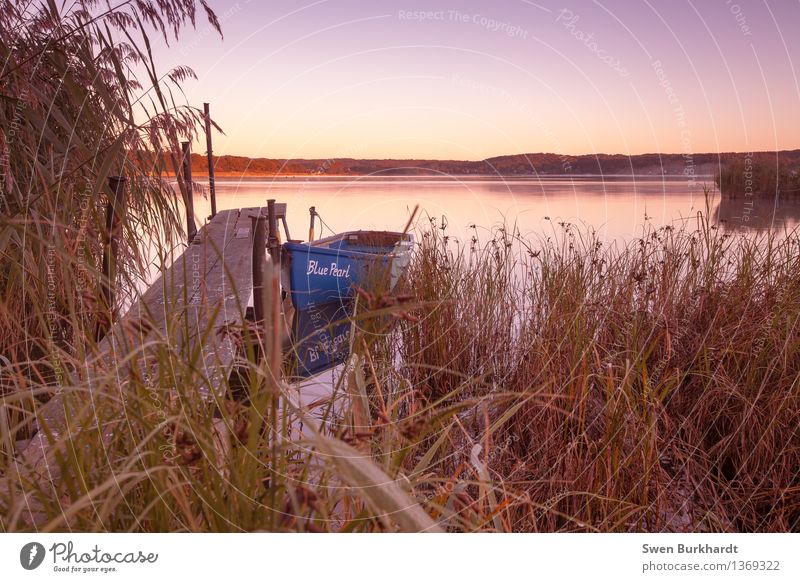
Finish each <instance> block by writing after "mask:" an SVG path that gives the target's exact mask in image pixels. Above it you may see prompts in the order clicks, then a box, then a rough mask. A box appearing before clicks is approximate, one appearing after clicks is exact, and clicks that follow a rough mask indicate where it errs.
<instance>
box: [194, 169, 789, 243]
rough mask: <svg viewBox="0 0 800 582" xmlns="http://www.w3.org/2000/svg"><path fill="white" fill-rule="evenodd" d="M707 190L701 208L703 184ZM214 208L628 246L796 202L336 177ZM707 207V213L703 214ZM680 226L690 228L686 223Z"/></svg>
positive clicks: (258, 191)
mask: <svg viewBox="0 0 800 582" xmlns="http://www.w3.org/2000/svg"><path fill="white" fill-rule="evenodd" d="M704 184H705V186H706V187H708V188H709V190H710V199H709V200H708V201H707V200H706V196H705V194H704V191H703V185H704ZM216 190H217V207H218V208H219V209H220V210H222V209H227V208H244V207H249V206H263V205H266V202H265V201H266V200H267V199H268V198H275V199H276V200H277V201H279V202H286V203H287V204H288V223H289V227H290V233H291V235H292V238H295V239H306V238H307V236H308V226H309V215H308V208H309V207H310V206H315V207H316V210H317V212H318V213H319V214H320V216H321V217H322V219H323V220H324V223H325V225H327V227H328V228H325V227H323V228H322V232H320V225H319V224H318V226H317V230H316V234H317V236H320V235H321V234H322V235H324V234H330V232H331V231H335V232H342V231H347V230H359V229H364V230H369V229H373V230H401V229H402V228H403V227H404V226H405V224H406V222H407V220H408V217H409V215H410V213H411V211H412V210H413V208H414V206H416V205H417V204H419V206H420V210H421V212H422V216H423V217H424V216H426V215H427V216H430V217H435V218H436V223H437V225H441V224H442V217H444V220H445V222H446V224H447V230H448V233H449V234H450V235H451V236H454V237H457V238H461V239H462V240H464V241H466V240H468V238H470V237H471V236H472V235H473V232H474V231H473V230H472V229H471V228H470V226H471V225H473V224H474V225H476V226H477V231H478V234H479V236H480V233H481V232H482V231H483V232H486V231H487V230H489V229H492V228H493V227H497V226H499V225H501V224H502V223H503V221H504V220H505V221H506V223H507V224H508V225H509V226H511V225H513V224H516V226H517V228H518V230H519V233H520V234H521V236H523V237H532V238H536V237H538V236H541V235H542V234H544V235H546V234H547V233H549V232H552V225H553V223H558V222H570V223H573V224H576V225H578V226H581V225H585V226H587V227H592V228H594V229H595V230H596V231H597V233H598V235H599V236H600V237H601V238H603V239H605V240H608V241H611V240H623V241H624V240H629V239H631V238H634V237H636V236H637V235H638V234H640V233H641V232H642V228H643V226H644V224H645V221H646V220H647V221H648V222H649V223H650V224H652V225H653V226H663V225H667V224H670V225H673V226H676V227H677V226H679V225H680V224H681V223H682V222H683V221H688V220H691V221H692V223H693V221H694V219H695V217H696V216H697V213H698V212H703V213H704V214H705V213H706V212H709V213H710V216H711V218H712V221H713V222H715V223H719V224H720V225H721V226H722V227H723V228H725V229H726V230H732V231H739V232H747V231H749V230H753V231H763V230H765V229H770V228H772V229H776V230H783V229H784V228H792V227H794V226H796V225H797V224H798V220H800V203H798V202H794V203H792V202H787V201H780V200H778V201H774V200H759V201H758V202H756V203H754V204H749V205H748V204H747V201H746V200H745V199H725V200H721V198H720V195H719V191H718V190H717V189H716V188H715V187H714V184H713V180H712V178H711V177H707V178H706V179H705V182H704V181H702V179H701V180H698V181H696V182H695V183H694V184H693V183H691V182H689V181H687V180H686V179H685V178H639V177H636V178H631V177H613V178H607V177H602V178H601V177H579V178H575V177H569V178H541V179H527V178H526V179H519V178H516V179H515V178H510V179H500V178H494V177H466V178H462V177H453V178H427V177H426V178H420V177H413V178H407V177H397V178H386V177H380V178H376V177H344V178H317V177H311V178H260V179H255V178H245V179H230V178H229V179H218V180H217V188H216ZM707 203H708V209H707ZM194 204H195V212H196V216H197V217H198V222H200V223H202V220H200V219H201V218H203V217H206V216H208V215H209V214H210V201H209V200H208V199H207V198H205V197H204V196H203V195H202V194H201V193H198V192H196V193H195V202H194ZM689 226H692V224H691V223H690V224H689Z"/></svg>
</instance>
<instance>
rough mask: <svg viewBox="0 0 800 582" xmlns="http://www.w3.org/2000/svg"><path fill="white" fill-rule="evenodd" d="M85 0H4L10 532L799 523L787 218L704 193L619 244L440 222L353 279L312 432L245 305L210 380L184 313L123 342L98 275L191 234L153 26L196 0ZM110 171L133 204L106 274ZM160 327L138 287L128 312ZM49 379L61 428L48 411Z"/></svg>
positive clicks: (5, 511)
mask: <svg viewBox="0 0 800 582" xmlns="http://www.w3.org/2000/svg"><path fill="white" fill-rule="evenodd" d="M94 6H95V4H94V3H93V2H91V3H90V2H83V1H81V0H78V1H77V2H75V3H74V4H72V5H71V8H70V9H68V11H67V12H66V13H59V12H57V8H56V5H55V3H51V4H49V5H47V6H46V7H38V8H33V7H29V6H27V5H26V6H24V7H23V8H24V9H23V8H20V3H17V2H12V1H10V0H0V14H2V15H3V17H2V18H0V37H1V38H2V41H3V42H2V43H0V56H2V58H3V62H4V63H5V65H4V68H3V69H2V72H0V92H1V93H2V95H3V97H4V98H3V100H2V104H1V105H0V124H1V127H2V130H3V132H2V136H3V140H4V142H3V144H2V145H3V152H4V153H3V158H2V178H3V179H2V188H0V193H1V194H0V195H1V196H2V198H1V199H0V207H2V213H0V251H2V254H1V255H0V356H1V357H0V395H2V410H0V527H1V528H2V530H3V531H5V532H16V531H40V532H51V531H69V532H90V531H91V532H93V531H112V532H128V531H132V532H208V531H303V532H314V531H340V532H351V531H364V532H380V531H398V530H403V531H413V530H423V529H430V530H433V529H441V530H445V531H452V532H458V531H521V532H551V531H559V532H572V531H577V532H596V531H602V532H630V531H647V532H660V531H694V532H704V531H707V532H734V531H743V532H751V531H752V532H797V531H800V474H799V473H798V471H797V467H798V466H800V429H799V428H798V423H797V419H798V418H799V417H800V382H798V378H800V259H799V258H798V257H800V235H799V234H798V233H797V232H796V231H795V232H790V233H782V236H781V237H780V238H778V237H773V236H772V235H769V234H764V235H753V236H752V237H740V236H732V235H731V234H728V233H724V232H723V231H722V229H718V228H717V227H715V226H712V225H710V223H709V214H710V212H709V211H708V210H707V211H706V212H703V213H699V214H698V215H697V216H695V217H693V218H692V219H690V220H688V221H687V222H686V223H684V224H683V225H682V226H680V227H662V228H654V227H652V226H651V225H650V224H649V223H648V222H647V221H646V220H644V222H643V224H644V226H643V229H642V232H641V235H640V236H639V237H638V238H636V239H634V240H632V241H630V242H628V243H624V244H623V243H616V244H612V245H610V246H609V245H607V244H606V243H604V242H603V241H602V240H600V239H599V237H598V236H597V235H596V233H594V232H593V231H592V230H591V229H590V228H582V227H581V228H578V227H575V226H573V225H570V224H567V223H559V224H553V225H552V229H551V231H550V232H545V233H542V236H541V237H540V238H539V239H529V238H521V237H520V235H519V233H518V232H517V231H516V229H515V228H514V226H513V225H506V226H505V227H502V228H497V229H494V230H493V231H491V232H490V233H489V234H488V236H487V235H486V234H484V232H485V231H482V230H480V229H478V228H477V227H475V229H474V233H473V236H472V237H471V238H469V239H468V240H459V239H457V238H456V237H454V236H451V235H450V234H449V232H448V231H447V229H446V227H445V226H444V225H442V224H440V223H438V222H437V221H436V220H434V219H424V220H421V221H420V222H419V223H417V224H416V225H415V228H416V235H417V240H418V245H417V247H416V248H415V250H414V253H413V257H412V264H411V265H410V268H409V273H408V276H407V278H406V280H405V281H404V282H401V285H400V287H401V288H400V289H399V290H398V295H396V296H394V297H390V296H387V295H376V294H372V293H366V292H365V293H362V294H360V295H359V300H360V303H359V308H358V312H357V314H356V316H355V317H356V321H357V323H358V325H357V326H356V333H355V335H354V337H353V342H352V345H353V353H352V354H351V358H350V360H349V364H348V366H347V367H345V369H344V370H343V371H342V373H341V374H340V375H339V376H338V377H337V382H336V383H335V385H334V386H333V387H332V392H333V394H332V401H334V400H335V402H337V403H338V404H337V405H336V407H335V408H334V407H333V405H332V404H330V403H324V404H321V405H320V409H318V410H316V411H315V417H314V418H315V419H316V420H315V421H314V422H305V424H304V426H305V427H306V430H305V432H304V433H301V432H299V431H297V430H295V429H294V428H293V427H296V426H297V424H296V423H295V422H292V419H294V420H295V421H298V420H303V421H306V420H308V419H310V418H311V415H310V414H309V413H308V412H307V411H305V410H302V409H300V408H299V407H297V406H295V405H293V404H292V401H291V399H290V398H289V397H287V395H289V394H291V393H292V390H294V389H295V388H294V387H293V386H291V385H290V384H289V383H288V382H287V383H284V382H276V379H275V378H276V376H279V373H280V371H279V370H278V369H276V365H275V362H273V363H270V362H267V361H265V359H264V358H263V357H262V358H259V357H258V354H259V353H262V354H263V353H265V352H266V351H265V350H264V349H263V347H262V346H261V345H260V344H258V338H257V337H256V336H255V335H254V334H253V329H252V327H251V326H249V325H247V324H243V325H242V326H241V329H230V330H227V331H226V333H230V334H231V337H233V338H234V339H235V340H236V343H237V344H241V346H242V354H240V356H241V357H240V358H239V359H238V362H239V369H237V373H236V374H235V377H234V375H233V374H232V375H231V377H229V378H225V379H222V380H221V387H222V390H221V395H220V396H219V397H217V398H215V399H214V400H213V401H210V400H209V399H208V398H204V397H203V396H202V395H201V394H200V393H199V392H200V391H199V390H197V389H196V388H195V387H197V386H206V385H211V383H212V382H213V381H215V380H213V379H212V376H213V374H214V370H208V369H207V368H206V367H205V366H204V362H205V361H206V360H204V359H203V358H204V357H206V356H207V355H206V354H202V353H201V352H202V350H198V349H194V348H191V347H190V346H188V345H187V343H186V342H183V341H182V340H181V338H182V337H183V336H182V334H183V333H184V330H183V329H177V328H179V327H181V326H177V325H167V326H166V328H165V329H164V332H163V333H159V334H158V335H157V336H156V337H153V336H148V337H149V338H152V339H149V340H148V342H147V346H146V349H145V348H144V347H143V348H142V349H131V350H129V351H124V352H120V353H115V354H112V355H108V353H107V352H103V349H104V348H103V343H102V340H101V339H100V336H99V335H98V334H97V331H96V330H97V329H98V328H100V329H108V325H109V323H110V319H111V318H112V315H113V314H112V306H110V305H108V304H107V303H106V299H105V296H104V293H103V288H104V287H105V286H107V285H109V284H113V285H114V286H115V287H116V288H118V289H120V290H124V289H130V290H135V289H136V288H137V283H139V282H141V281H143V280H146V278H147V276H148V273H149V268H150V267H151V261H152V256H151V255H149V254H148V253H149V252H150V251H153V250H154V251H155V260H154V266H157V267H161V268H164V267H166V266H167V265H169V264H170V263H171V261H172V259H173V258H174V256H175V254H173V249H177V252H180V251H181V250H182V248H183V244H184V243H183V242H182V241H185V240H186V239H185V233H184V232H183V230H182V223H181V220H180V208H179V204H178V203H177V202H176V200H175V195H174V192H173V190H172V188H171V187H170V185H169V182H168V181H167V180H166V179H164V178H165V176H166V171H167V169H168V168H167V167H166V165H167V164H165V163H163V160H164V159H166V158H167V157H168V156H169V153H168V152H173V151H177V147H178V145H179V141H181V140H182V139H186V140H191V139H193V137H195V131H196V128H197V127H198V126H199V124H200V123H201V122H202V119H201V118H200V117H198V112H197V110H196V109H194V108H191V107H185V108H181V107H178V108H176V107H175V106H174V103H173V102H172V101H171V99H168V98H167V97H165V95H168V94H169V92H173V91H174V94H176V95H178V94H180V82H181V81H182V80H184V79H186V78H189V77H191V72H190V71H189V70H188V69H186V68H183V67H179V68H178V69H175V70H173V71H172V72H171V73H169V74H167V75H166V76H164V75H163V74H162V72H161V71H159V70H157V69H156V68H155V65H153V64H152V62H151V61H150V60H149V57H148V55H149V49H148V48H147V47H148V45H149V40H148V38H147V35H148V34H153V31H155V32H156V34H160V35H164V36H170V35H177V34H179V32H180V31H181V30H183V29H184V28H185V27H187V26H191V25H192V24H194V22H195V18H196V16H198V14H197V13H196V12H195V8H197V9H198V10H200V4H199V3H198V5H197V7H195V5H194V4H193V3H192V2H185V1H183V0H181V1H177V0H175V1H172V2H170V1H169V0H158V2H155V1H147V0H134V1H133V2H132V3H130V4H123V5H120V6H119V7H117V8H114V9H111V10H110V12H109V13H107V14H106V15H105V16H104V17H103V18H101V19H100V20H92V19H91V17H90V16H89V15H90V14H92V13H93V12H92V7H94ZM200 13H201V14H203V12H200ZM204 14H205V15H206V16H207V18H208V20H209V21H210V22H211V24H212V26H214V27H216V28H218V23H217V20H216V17H215V16H214V15H213V13H211V12H207V13H204ZM134 15H139V17H140V18H141V17H142V16H141V15H144V17H145V20H144V21H140V20H137V18H135V17H134ZM106 26H109V27H111V29H112V30H114V31H115V33H114V34H113V35H112V34H111V33H109V32H108V30H109V29H108V28H106ZM122 36H124V37H125V38H127V39H128V41H126V42H125V43H119V42H116V41H115V40H114V39H115V38H119V37H122ZM134 39H137V40H134ZM138 67H144V70H145V73H144V74H143V76H144V78H142V79H138V80H137V79H132V78H131V77H130V76H129V75H130V73H128V72H124V71H132V70H138V69H137V68H138ZM162 78H163V79H165V81H159V79H162ZM137 83H141V84H142V85H144V87H145V88H144V89H139V86H138V84H137ZM160 83H167V86H164V85H162V84H160ZM141 90H149V93H151V94H152V95H153V101H149V100H147V103H150V104H152V105H151V107H152V108H151V109H149V110H146V111H145V112H144V113H141V111H140V112H139V113H138V114H137V115H134V114H133V113H134V107H140V106H141V105H142V103H143V101H140V100H139V99H138V96H139V94H140V93H139V92H140V91H141ZM134 104H136V105H134ZM134 119H136V120H137V122H136V123H134V121H133V120H134ZM144 152H150V153H148V154H147V155H145V153H144ZM143 168H146V169H147V172H146V173H145V172H144V171H143ZM112 175H124V176H125V177H126V178H127V182H126V192H127V202H126V205H125V212H123V213H121V214H120V215H119V220H120V224H119V228H120V230H121V232H122V237H121V238H120V240H119V249H118V252H119V261H118V265H117V277H116V279H115V280H113V281H109V280H108V279H107V277H104V275H103V272H104V270H103V268H102V256H103V249H104V246H105V243H106V241H105V239H104V236H105V235H104V232H105V219H106V215H105V209H106V202H107V201H108V199H109V195H110V193H109V191H108V178H109V176H112ZM181 191H182V192H184V189H183V188H181ZM400 226H402V225H398V227H400ZM147 245H150V248H148V247H147ZM153 245H155V248H154V249H153ZM135 293H136V292H135V291H129V292H128V294H129V295H135ZM198 297H199V296H198ZM129 298H130V297H129ZM213 307H214V306H208V305H205V306H204V305H200V306H199V307H198V309H199V308H207V309H212V308H213ZM161 315H163V314H161ZM162 319H163V318H162ZM200 326H201V324H200V323H199V320H198V327H200ZM155 328H157V326H156V323H155V318H153V317H152V314H142V315H141V316H140V317H137V318H136V319H126V320H125V322H124V325H122V324H121V329H120V330H119V333H120V335H121V337H124V338H131V344H132V345H133V344H136V342H135V341H134V340H136V339H137V338H140V337H142V334H143V333H145V331H143V330H153V329H155ZM158 329H160V328H158ZM210 329H211V328H209V329H197V330H196V332H197V334H198V337H209V334H211V333H213V331H210ZM211 345H212V346H215V345H219V344H218V343H216V342H212V343H211ZM273 345H274V344H273ZM213 349H216V348H213ZM104 354H105V355H104ZM152 369H155V370H157V373H154V374H152V375H151V374H150V373H149V370H152ZM140 370H145V371H146V372H145V373H140V372H139V371H140ZM289 380H291V379H289ZM243 386H244V387H245V388H246V391H247V392H246V393H247V398H246V399H241V398H238V397H237V393H239V394H240V393H241V391H242V388H243ZM276 386H278V387H279V389H280V392H279V394H280V397H279V398H276V397H275V396H276V392H275V387H276ZM55 397H57V398H60V399H62V401H63V403H64V406H65V412H67V411H68V420H69V423H68V430H64V431H63V432H61V433H54V432H52V431H50V430H49V427H48V426H46V425H43V424H40V423H42V422H43V421H42V417H41V416H40V414H39V412H40V411H41V410H42V407H43V406H44V405H45V403H46V402H48V401H49V400H51V399H52V398H55ZM278 407H280V408H279V409H278ZM267 411H269V414H267ZM316 413H319V414H318V415H316ZM284 420H286V422H284ZM316 425H318V426H316ZM32 440H33V441H35V442H38V443H41V444H42V446H43V447H44V449H45V450H46V451H47V455H46V456H44V457H30V456H27V455H26V454H24V452H27V450H28V447H29V446H30V443H31V442H32ZM432 524H435V525H432Z"/></svg>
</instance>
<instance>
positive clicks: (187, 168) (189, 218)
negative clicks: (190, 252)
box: [182, 141, 197, 244]
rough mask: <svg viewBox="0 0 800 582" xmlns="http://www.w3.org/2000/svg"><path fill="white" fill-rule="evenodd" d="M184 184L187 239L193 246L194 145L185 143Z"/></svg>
mask: <svg viewBox="0 0 800 582" xmlns="http://www.w3.org/2000/svg"><path fill="white" fill-rule="evenodd" d="M182 145H183V183H184V185H185V186H186V238H187V239H188V242H189V244H192V241H193V240H194V237H195V235H196V234H197V226H196V225H195V223H194V194H193V192H192V144H191V142H188V141H185V142H183V144H182Z"/></svg>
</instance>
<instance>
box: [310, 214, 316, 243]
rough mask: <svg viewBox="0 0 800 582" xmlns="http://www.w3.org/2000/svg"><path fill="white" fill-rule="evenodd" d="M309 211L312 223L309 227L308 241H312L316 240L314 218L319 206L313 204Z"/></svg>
mask: <svg viewBox="0 0 800 582" xmlns="http://www.w3.org/2000/svg"><path fill="white" fill-rule="evenodd" d="M308 213H309V214H310V215H311V225H310V226H309V227H308V242H312V241H313V240H314V219H315V218H316V216H317V207H316V206H312V207H311V208H309V209H308Z"/></svg>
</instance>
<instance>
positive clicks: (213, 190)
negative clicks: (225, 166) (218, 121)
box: [203, 103, 217, 218]
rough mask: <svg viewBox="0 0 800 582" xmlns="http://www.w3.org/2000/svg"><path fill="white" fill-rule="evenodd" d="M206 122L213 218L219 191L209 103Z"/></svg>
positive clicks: (209, 186) (206, 107)
mask: <svg viewBox="0 0 800 582" xmlns="http://www.w3.org/2000/svg"><path fill="white" fill-rule="evenodd" d="M203 111H204V112H205V121H206V155H208V192H209V195H210V196H211V216H210V218H214V217H215V216H216V215H217V189H216V184H215V183H214V153H213V151H212V149H211V114H210V113H209V106H208V103H203Z"/></svg>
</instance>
